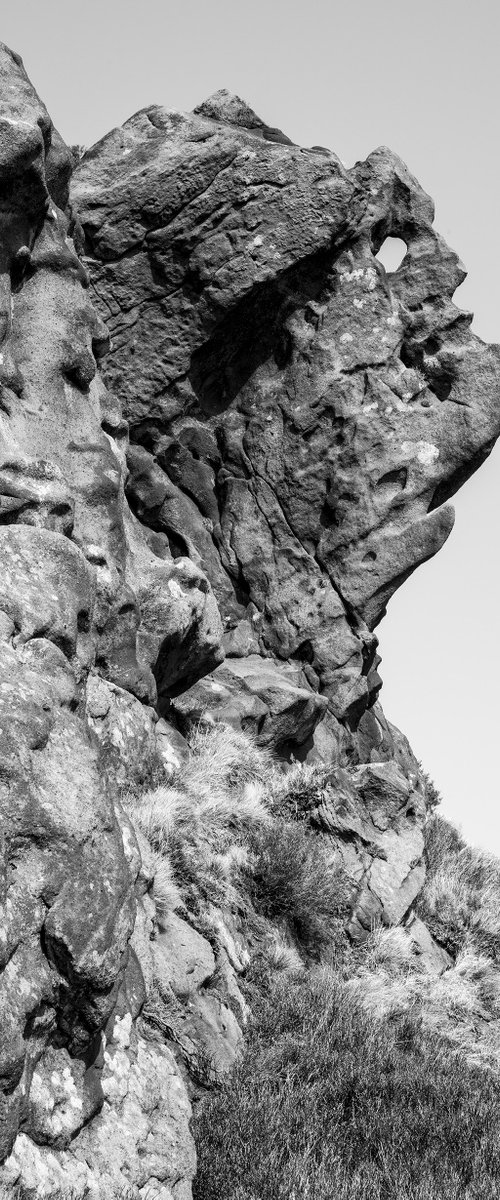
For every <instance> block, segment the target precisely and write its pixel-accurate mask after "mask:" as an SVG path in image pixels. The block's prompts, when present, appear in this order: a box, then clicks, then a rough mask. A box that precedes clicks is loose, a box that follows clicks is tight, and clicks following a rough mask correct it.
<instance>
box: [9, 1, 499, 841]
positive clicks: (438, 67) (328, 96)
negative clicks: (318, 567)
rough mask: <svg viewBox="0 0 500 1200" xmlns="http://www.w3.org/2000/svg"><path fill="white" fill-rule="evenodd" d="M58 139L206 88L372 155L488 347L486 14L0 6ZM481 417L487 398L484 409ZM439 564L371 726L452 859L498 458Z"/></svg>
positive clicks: (493, 837) (350, 153) (397, 622)
mask: <svg viewBox="0 0 500 1200" xmlns="http://www.w3.org/2000/svg"><path fill="white" fill-rule="evenodd" d="M1 9H2V10H3V11H1V12H0V39H1V40H3V41H4V42H6V43H7V44H8V45H10V46H11V47H12V48H13V49H15V50H17V51H18V52H19V53H20V54H21V55H22V57H23V59H24V62H25V66H26V68H27V70H28V73H29V75H30V77H31V79H32V81H33V83H34V84H35V87H36V88H37V90H38V91H39V93H40V95H41V96H42V98H43V100H44V101H45V104H46V105H47V107H48V109H49V111H50V113H51V116H52V118H53V120H54V122H55V124H56V125H57V126H58V128H59V130H60V132H61V134H62V136H63V137H64V138H65V139H66V141H68V142H70V143H79V144H82V145H85V146H90V145H92V143H93V142H95V141H97V140H98V139H99V138H100V137H102V136H103V134H105V133H106V132H107V131H108V130H109V129H111V128H112V127H113V126H114V125H119V124H122V122H123V121H125V120H126V119H127V118H128V117H129V116H131V115H132V113H133V112H136V111H137V109H139V108H143V107H145V106H146V105H148V104H153V103H157V104H163V105H165V106H166V107H169V108H177V109H180V110H188V109H191V108H193V107H194V106H195V105H196V104H198V103H200V101H201V100H203V99H204V98H206V97H207V96H209V95H210V94H211V93H212V92H214V91H216V90H217V89H218V88H220V87H226V88H228V89H229V90H230V91H233V92H236V93H237V94H238V95H241V96H242V97H244V98H245V99H246V100H247V101H248V103H249V104H250V105H251V106H252V108H254V109H255V111H256V112H257V113H258V114H259V116H261V117H263V118H264V120H266V121H267V123H268V124H269V125H274V126H278V127H280V128H281V129H283V130H284V132H285V133H287V134H288V135H289V137H291V138H292V139H293V141H295V142H298V143H299V144H302V145H305V146H310V145H325V146H329V147H331V149H332V150H334V151H335V152H336V153H337V154H338V155H339V156H340V158H341V159H342V160H343V162H344V163H345V164H346V165H347V166H351V165H352V164H353V163H354V162H356V161H357V160H358V159H362V158H365V157H366V155H367V154H368V153H369V152H370V151H371V150H373V149H374V148H375V147H376V146H378V145H388V146H390V147H391V149H392V150H394V151H396V152H397V153H398V154H399V155H400V156H401V158H403V159H404V160H405V161H406V162H407V163H408V165H409V167H410V170H411V171H412V173H413V174H414V175H416V176H417V178H418V179H419V180H420V183H421V184H422V185H423V187H424V188H425V189H426V191H428V192H429V193H430V194H431V195H432V196H433V198H434V200H435V202H436V222H435V225H436V228H437V229H438V230H439V232H440V233H441V234H443V236H444V237H445V238H446V240H447V241H448V242H449V243H450V245H451V246H452V247H453V248H454V249H455V250H457V251H458V253H459V254H460V257H461V259H462V260H463V262H464V263H465V265H466V267H467V269H468V272H469V275H468V278H467V280H466V281H465V283H463V284H462V286H461V287H460V289H459V291H458V292H457V293H456V296H455V301H456V303H457V304H458V305H459V306H460V307H461V308H465V309H470V310H472V311H474V313H475V320H474V324H473V329H474V330H475V332H476V333H477V334H478V335H479V336H480V337H481V338H483V339H484V340H486V341H500V311H499V306H498V302H497V292H498V281H499V279H500V219H499V214H498V200H499V190H500V154H499V151H498V133H497V131H498V112H499V100H500V72H499V70H498V46H499V34H500V6H499V5H498V0H474V3H473V4H471V3H470V0H419V2H418V3H416V2H415V0H411V2H409V0H340V2H339V0H307V3H303V2H302V3H298V2H297V0H252V2H251V3H249V2H248V0H246V2H245V3H241V2H240V0H209V2H208V3H207V0H141V2H140V3H138V0H133V2H132V0H86V2H85V4H82V3H81V0H78V2H75V0H44V3H43V4H42V3H40V0H16V2H15V3H11V4H9V5H8V6H7V5H6V3H5V0H3V3H2V5H1ZM499 404H500V397H499ZM454 504H455V509H456V523H455V529H454V530H453V533H452V534H451V537H450V539H449V541H448V542H447V544H446V546H445V547H444V549H443V550H442V551H441V552H440V553H439V554H438V555H437V556H436V558H434V559H433V560H432V561H431V562H430V563H427V564H426V565H425V566H423V567H421V568H419V570H418V571H417V572H416V573H415V574H414V575H413V576H412V578H411V579H410V580H409V581H408V582H407V583H406V584H405V585H404V587H403V588H401V589H400V591H399V592H398V593H396V596H395V597H394V598H393V599H392V600H391V602H390V605H389V609H388V614H387V617H386V618H385V620H384V621H383V622H382V624H381V626H380V627H379V629H378V630H377V632H378V635H379V638H380V650H381V654H382V666H381V674H382V676H383V679H384V688H383V690H382V696H381V699H382V702H383V705H384V709H385V711H386V714H387V716H388V717H389V718H390V720H392V721H393V722H395V723H396V724H397V725H399V727H400V728H401V729H403V731H404V732H405V733H406V735H407V736H408V737H409V739H410V742H411V744H412V746H413V749H414V751H415V753H416V754H417V756H418V757H419V758H420V759H421V760H422V762H423V765H424V767H425V769H426V770H427V771H428V772H429V773H430V775H431V776H432V777H433V779H434V781H435V783H436V786H437V787H438V788H439V790H440V792H441V794H442V796H443V804H442V809H441V811H442V812H443V814H444V815H445V816H447V817H448V818H449V819H451V820H453V821H454V822H455V823H457V824H459V825H460V826H461V827H462V829H463V832H464V834H465V835H466V837H467V838H468V840H469V841H471V842H473V843H474V844H477V845H481V846H483V847H486V848H487V849H489V850H492V851H494V852H495V853H496V854H500V764H499V761H498V756H497V753H496V751H497V745H496V739H497V737H498V739H499V746H500V701H499V683H498V681H499V678H500V628H499V626H497V621H498V619H499V614H500V539H499V537H498V536H497V520H498V517H499V514H500V444H499V446H498V447H497V448H496V450H495V451H494V452H493V454H492V455H491V457H490V459H489V461H488V462H487V463H486V464H485V465H484V466H483V467H482V468H481V470H480V471H479V473H478V474H477V475H476V476H474V478H473V479H472V480H470V481H469V483H468V484H467V485H466V486H465V487H464V488H463V489H462V491H461V492H460V493H459V495H458V497H457V498H456V500H455V501H454Z"/></svg>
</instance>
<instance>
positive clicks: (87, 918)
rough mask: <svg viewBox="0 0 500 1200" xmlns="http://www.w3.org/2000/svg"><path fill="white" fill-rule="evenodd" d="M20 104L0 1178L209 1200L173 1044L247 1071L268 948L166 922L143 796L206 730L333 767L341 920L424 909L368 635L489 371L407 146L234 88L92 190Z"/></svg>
mask: <svg viewBox="0 0 500 1200" xmlns="http://www.w3.org/2000/svg"><path fill="white" fill-rule="evenodd" d="M0 98H1V99H0V126H1V129H0V132H1V134H2V137H1V139H0V141H1V146H0V197H1V203H0V568H1V569H0V813H1V842H0V862H1V875H0V903H1V906H2V914H1V921H0V966H1V968H2V973H1V977H0V1018H1V1023H2V1028H3V1033H4V1036H3V1039H2V1047H1V1052H0V1161H2V1162H3V1160H4V1159H7V1162H6V1165H5V1167H3V1168H2V1171H1V1173H0V1189H1V1188H5V1187H7V1188H8V1189H10V1188H13V1187H15V1186H16V1185H17V1183H18V1181H19V1180H22V1181H23V1184H24V1185H25V1186H27V1187H28V1188H29V1187H31V1188H37V1187H40V1188H42V1189H43V1194H46V1195H48V1196H55V1195H57V1192H58V1189H59V1188H60V1187H61V1188H63V1189H64V1188H65V1187H66V1186H67V1185H70V1187H71V1189H72V1190H73V1192H74V1194H75V1196H77V1197H81V1200H83V1197H84V1196H87V1195H89V1196H91V1197H92V1198H95V1200H99V1198H100V1197H104V1196H105V1197H106V1200H113V1198H114V1197H118V1196H120V1195H121V1194H123V1191H124V1189H125V1188H129V1189H130V1191H131V1194H132V1195H134V1196H135V1197H137V1198H140V1197H142V1198H143V1200H146V1197H151V1196H153V1195H154V1196H157V1197H161V1198H162V1200H172V1197H173V1198H174V1200H189V1196H190V1194H191V1192H190V1180H191V1178H192V1175H193V1171H194V1147H193V1143H192V1139H191V1137H190V1133H189V1127H188V1122H189V1114H190V1108H189V1101H188V1096H187V1092H186V1088H185V1084H184V1079H183V1076H182V1074H181V1073H180V1070H179V1067H178V1063H177V1060H176V1058H175V1057H174V1056H173V1054H172V1053H171V1049H170V1048H169V1047H171V1046H172V1045H173V1046H174V1047H175V1048H176V1050H178V1049H179V1048H180V1050H181V1055H182V1054H184V1055H185V1056H186V1058H187V1059H189V1056H190V1055H191V1056H193V1055H195V1054H196V1053H197V1052H198V1051H199V1052H200V1053H202V1052H203V1053H205V1052H206V1053H208V1052H210V1055H212V1057H214V1059H215V1060H217V1061H218V1062H219V1063H220V1064H221V1067H223V1066H225V1067H227V1065H228V1063H230V1062H231V1061H232V1060H233V1059H234V1055H235V1053H236V1052H237V1049H238V1046H239V1042H240V1037H241V1034H240V1029H239V1024H238V1020H237V1019H236V1017H235V1016H234V1012H233V1009H235V1010H236V1011H237V1012H238V1013H239V1015H240V1017H241V1022H243V1021H244V1016H245V1012H244V1004H243V1001H242V997H241V994H240V993H239V990H238V988H237V984H236V982H235V975H236V974H237V973H238V972H239V971H241V970H243V969H244V966H245V965H246V963H247V962H248V954H247V949H246V947H245V939H244V936H243V934H242V932H241V929H240V928H238V927H237V926H236V923H235V924H234V928H233V927H232V925H231V920H229V919H228V915H227V914H221V913H220V912H218V911H217V910H216V909H214V911H213V912H212V913H210V924H211V927H212V929H215V930H216V931H217V936H216V941H217V946H218V948H219V954H218V957H217V961H215V958H214V954H213V953H212V949H211V946H210V945H209V944H208V942H207V941H206V939H204V938H202V937H201V935H199V934H197V933H196V932H195V931H194V930H193V929H191V928H190V926H189V925H187V924H186V923H185V922H183V921H181V920H180V919H178V918H174V919H172V920H171V921H170V922H169V923H167V925H166V926H165V927H164V928H163V931H162V932H161V934H160V935H158V921H157V914H156V911H155V903H154V900H153V898H152V885H153V879H154V867H153V866H151V864H149V865H148V853H149V855H151V851H150V850H149V851H148V846H147V843H145V839H144V838H143V837H141V835H137V836H136V835H135V833H134V830H133V828H132V826H131V824H130V821H129V820H128V818H127V817H126V815H125V814H124V811H123V809H122V807H121V805H120V802H119V795H120V788H121V787H123V786H124V785H125V784H126V783H127V782H134V781H137V780H140V779H141V773H142V774H143V773H145V772H146V771H147V769H148V767H149V766H151V765H152V764H153V765H154V764H155V763H156V762H161V763H163V766H164V768H165V770H166V771H167V773H168V771H169V770H171V769H172V768H173V767H176V768H178V765H179V762H182V760H183V757H184V755H185V754H186V745H185V742H184V740H183V736H182V735H183V733H188V732H189V731H190V729H191V728H192V726H193V724H196V723H197V722H198V721H200V720H205V719H206V718H207V716H208V718H209V719H211V720H214V719H221V720H224V721H227V722H229V723H231V724H235V725H237V726H240V727H241V728H245V729H248V730H250V731H251V732H253V733H254V734H255V736H256V737H257V738H258V739H259V740H260V741H261V742H262V743H263V744H265V745H266V746H270V747H271V748H273V749H275V750H277V751H278V752H279V753H280V754H281V755H282V756H283V757H285V758H286V757H290V755H291V754H295V755H298V754H299V753H300V754H302V755H303V756H306V755H307V754H311V755H312V756H313V757H314V756H316V757H317V758H320V759H325V760H328V759H332V758H335V759H336V760H337V765H336V766H335V768H334V769H332V775H331V780H330V784H329V787H328V789H327V792H326V793H325V795H324V796H323V798H322V799H321V802H318V805H317V806H316V808H315V809H314V811H311V813H310V814H309V817H310V820H311V822H312V823H313V825H314V826H315V828H316V829H318V830H319V831H320V832H321V834H322V835H323V836H324V837H328V838H330V839H331V841H332V850H333V852H334V853H335V854H337V853H338V852H339V850H341V851H342V855H343V858H344V861H345V866H346V868H347V870H348V873H350V877H351V880H352V883H353V888H354V890H355V892H356V906H355V911H354V912H353V926H352V930H353V933H354V935H355V936H362V935H363V932H364V931H366V929H367V928H369V926H370V923H371V922H372V920H374V919H375V920H378V919H382V920H385V921H387V922H391V921H395V920H398V919H399V918H400V917H401V916H402V915H403V914H404V913H405V912H406V911H407V909H408V907H409V906H410V905H411V903H412V901H413V899H414V897H415V895H416V893H417V892H418V889H419V887H420V885H421V880H422V875H423V867H422V862H421V858H422V836H421V826H422V821H423V815H424V803H423V799H422V790H421V787H420V784H419V781H418V778H417V776H418V771H417V769H416V767H417V764H416V762H415V759H414V757H413V755H412V753H411V750H410V748H409V747H408V744H407V743H406V741H405V739H404V738H403V737H402V736H401V735H400V734H399V733H398V731H396V730H394V728H393V727H391V726H390V725H389V724H388V722H387V721H386V720H385V718H384V716H383V713H382V711H381V709H380V708H379V706H378V704H374V701H375V699H376V696H377V692H378V689H379V686H380V680H379V678H378V675H377V673H376V666H377V656H376V645H377V643H376V638H375V636H374V634H373V628H374V626H375V624H376V622H377V621H378V620H379V618H380V616H381V614H382V613H383V610H384V606H385V604H386V602H387V599H388V598H389V596H390V595H391V594H392V592H393V591H394V589H395V587H396V586H398V585H399V583H400V582H401V581H402V579H403V578H405V577H406V575H408V573H409V572H410V571H411V570H413V569H414V567H415V566H417V565H418V563H419V562H421V561H423V560H424V559H425V558H426V557H428V556H429V554H432V553H434V552H435V550H436V549H438V548H439V546H440V545H441V543H442V541H443V540H444V538H445V537H446V535H447V532H448V531H449V528H450V522H451V516H450V510H449V509H447V508H446V507H442V505H443V502H444V501H445V500H446V499H447V498H448V496H449V495H451V494H452V492H453V491H454V490H455V488H456V487H457V486H458V484H459V483H460V481H461V480H462V479H463V478H465V476H466V475H467V474H468V473H470V472H471V471H472V470H473V469H475V467H476V466H477V465H478V464H479V462H480V461H481V459H482V458H483V457H484V456H485V454H486V453H487V452H488V450H489V448H490V446H491V444H492V442H493V440H494V439H495V437H496V436H497V435H498V432H499V428H500V415H499V413H500V409H499V406H498V405H497V403H496V395H497V389H498V352H497V350H496V349H495V348H491V347H486V346H484V345H483V344H482V343H480V342H479V341H478V340H477V339H475V338H474V337H473V336H472V335H471V333H470V329H469V318H468V316H467V315H466V314H463V313H460V312H459V310H457V309H456V308H455V307H454V305H453V303H452V299H451V297H452V295H453V291H454V288H455V287H456V286H457V283H459V282H460V279H461V278H462V277H463V271H462V269H461V267H460V265H459V264H458V262H457V260H456V257H455V256H454V255H453V254H452V253H451V252H450V251H449V250H448V249H447V248H446V247H445V246H444V244H443V243H442V241H441V240H440V239H439V237H438V236H437V235H436V234H435V233H434V231H433V230H432V228H431V219H432V208H431V204H430V201H429V200H428V198H427V197H426V196H425V195H424V193H423V192H422V191H421V189H420V188H419V186H418V184H417V183H416V181H415V180H414V179H412V177H411V176H410V175H409V174H408V172H407V170H406V168H405V167H404V165H403V164H402V163H401V162H400V161H399V160H397V159H395V158H394V156H392V155H391V154H390V153H389V152H388V151H377V152H376V153H375V154H374V155H372V156H370V158H369V159H368V160H367V162H366V163H364V164H361V165H358V166H357V167H355V168H354V169H353V170H352V171H350V172H349V171H346V170H345V169H344V168H343V167H342V165H341V164H340V162H339V160H338V159H337V158H336V157H335V156H334V155H333V154H331V153H330V152H328V151H324V150H318V149H315V150H313V151H309V150H302V149H300V148H299V147H296V146H293V145H292V144H291V143H290V141H289V139H287V138H286V137H285V136H284V135H283V134H281V133H280V131H278V130H274V129H270V128H269V127H267V126H265V125H264V124H263V122H262V121H260V120H259V118H257V117H256V116H255V114H253V113H252V112H251V110H249V109H248V108H247V106H246V105H244V104H243V102H241V101H238V100H237V99H236V98H234V97H233V98H230V97H229V98H228V97H227V95H226V94H224V93H221V94H218V95H216V96H215V97H212V99H211V100H210V101H208V102H207V103H206V104H205V105H202V106H201V109H200V110H198V111H197V112H196V113H193V114H190V115H187V116H184V115H181V114H179V113H170V112H166V111H165V110H163V109H158V108H154V109H150V110H147V111H145V112H143V113H139V114H137V115H136V116H135V117H133V118H132V119H131V121H129V122H127V124H126V125H125V126H124V128H123V129H122V130H118V131H114V132H113V133H112V134H110V135H109V137H108V138H106V139H104V141H103V142H102V143H99V145H98V146H97V147H94V149H93V150H92V151H90V152H89V153H88V154H87V155H85V157H84V159H83V160H82V161H81V163H80V164H79V165H78V167H77V170H76V172H75V178H74V182H73V188H72V194H71V196H72V198H71V202H70V203H69V200H68V195H69V184H70V176H71V173H72V170H73V168H74V166H75V162H74V159H73V156H72V154H71V153H70V152H69V151H68V149H67V148H66V147H65V146H64V144H63V143H62V142H61V139H60V138H59V136H58V135H57V133H56V131H55V130H54V129H53V127H52V125H51V122H50V118H49V116H48V114H47V112H46V109H45V108H44V106H43V104H42V103H41V102H40V100H39V99H38V97H37V95H36V93H35V92H34V90H33V88H32V87H31V84H30V83H29V80H28V79H27V77H26V74H25V72H24V69H23V67H22V63H21V60H20V59H19V58H18V56H16V55H14V54H12V53H11V52H10V51H9V50H7V49H6V48H5V47H1V46H0ZM69 230H71V232H72V234H73V235H74V238H75V244H76V250H75V244H74V242H73V240H72V237H70V236H69V234H68V231H69ZM388 235H400V236H402V237H403V238H404V239H405V241H406V242H407V244H408V253H407V256H406V258H405V260H404V262H403V264H402V266H401V267H400V269H399V270H398V272H396V274H395V275H392V276H386V274H385V272H384V271H383V268H382V267H381V266H380V264H379V263H378V261H377V259H376V257H375V252H376V250H377V249H378V246H379V245H380V243H381V242H382V241H383V239H384V237H386V236H388ZM77 251H81V252H84V254H85V263H82V260H81V258H80V257H79V254H78V253H77ZM89 270H90V275H91V279H92V285H91V290H90V291H89ZM94 301H95V304H94ZM109 331H110V332H111V336H112V349H111V351H110V352H109V353H108V351H109ZM106 355H107V357H105V356H106ZM107 383H108V384H110V385H111V387H112V390H111V391H108V388H107V386H106V384H107ZM122 404H123V407H124V415H125V417H126V418H127V419H126V420H125V419H124V417H123V416H122ZM128 423H130V430H131V443H130V444H129V439H128ZM224 653H225V654H226V661H225V662H223V658H224ZM165 717H167V718H169V720H171V721H173V722H174V723H175V724H172V723H170V724H169V723H168V722H167V721H166V720H165ZM348 760H349V761H348ZM383 760H385V761H383ZM387 760H389V761H387ZM339 761H342V763H344V766H339V765H338V763H339ZM346 763H348V765H345V764H346ZM154 931H156V933H157V936H156V937H155V939H154V942H153V940H152V934H153V932H154ZM240 943H241V944H240ZM216 977H217V979H218V980H219V983H220V978H222V979H223V983H224V989H225V991H224V999H222V1000H221V995H220V987H219V983H218V984H217V987H216V986H215V984H214V985H213V986H212V987H211V981H213V979H214V978H216ZM219 977H220V978H219ZM158 978H160V981H161V982H162V983H163V985H164V989H165V992H166V994H167V998H169V1003H170V1007H169V1006H168V1004H167V1009H168V1013H167V1018H165V1019H166V1020H167V1025H166V1026H164V1025H160V1026H159V1027H158V1030H159V1032H158V1037H154V1036H153V1037H151V1036H150V1032H151V1024H150V1025H149V1027H148V1028H149V1034H148V1037H146V1036H145V1027H144V1025H141V1020H140V1014H141V1012H142V1010H143V1007H144V1004H145V1001H146V999H147V998H148V997H149V995H150V991H151V988H152V986H153V983H154V981H155V979H158ZM218 988H219V990H217V989H218ZM226 1000H227V1004H226V1003H225V1001H226ZM165 1037H168V1040H169V1045H168V1046H167V1045H166V1044H165Z"/></svg>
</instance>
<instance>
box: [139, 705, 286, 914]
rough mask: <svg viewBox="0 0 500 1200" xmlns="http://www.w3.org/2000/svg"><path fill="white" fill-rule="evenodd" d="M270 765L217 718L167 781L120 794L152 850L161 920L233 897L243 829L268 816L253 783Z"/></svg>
mask: <svg viewBox="0 0 500 1200" xmlns="http://www.w3.org/2000/svg"><path fill="white" fill-rule="evenodd" d="M270 769H271V768H270V760H269V757H268V755H267V753H266V752H265V751H261V750H260V749H259V748H258V747H257V746H255V745H254V743H253V742H252V741H251V740H250V738H248V737H246V736H245V735H244V734H240V733H238V732H237V731H236V730H234V729H231V728H229V727H227V726H224V725H215V726H213V727H211V728H206V727H205V728H200V729H198V730H196V731H195V732H194V733H193V735H192V737H191V739H190V756H189V758H188V760H187V762H186V763H183V765H182V767H181V768H180V769H179V771H178V772H176V774H175V775H174V776H173V777H172V779H171V780H170V781H169V782H166V783H162V784H160V786H158V787H155V788H153V789H149V790H146V791H145V792H144V793H143V794H142V795H140V796H137V795H134V796H133V797H132V798H131V799H129V801H128V803H127V801H125V803H126V804H127V808H128V812H129V815H130V817H131V819H132V821H133V822H134V823H135V824H136V825H137V826H138V827H139V828H140V829H141V830H142V832H143V833H144V834H145V836H146V838H147V839H148V842H149V844H150V846H151V847H152V850H153V853H154V862H155V866H156V874H155V880H154V885H153V897H154V899H155V900H156V901H157V913H158V916H159V919H160V920H163V919H164V918H165V916H166V915H167V913H168V912H169V911H173V910H175V909H176V908H179V907H182V906H187V907H188V908H189V909H191V910H196V908H197V906H198V905H199V902H200V901H203V900H210V901H212V902H214V903H218V904H225V903H227V904H229V903H231V902H233V901H234V900H235V898H236V894H235V890H234V883H233V880H234V877H235V875H236V874H237V873H238V872H240V871H241V870H242V868H243V867H244V865H245V863H246V859H247V849H246V842H247V840H248V838H249V835H250V833H251V832H252V831H253V830H254V829H255V828H261V827H262V826H265V825H266V824H267V823H268V822H269V821H270V814H269V810H268V806H267V804H266V802H265V799H264V789H263V785H262V783H261V782H260V780H262V779H264V778H265V777H266V772H268V771H269V770H270Z"/></svg>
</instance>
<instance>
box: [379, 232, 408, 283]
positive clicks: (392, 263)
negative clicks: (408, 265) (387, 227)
mask: <svg viewBox="0 0 500 1200" xmlns="http://www.w3.org/2000/svg"><path fill="white" fill-rule="evenodd" d="M407 250H408V246H407V245H406V242H404V241H403V239H402V238H395V237H387V238H386V239H385V241H384V242H382V245H381V247H380V250H379V251H378V253H377V254H376V255H375V258H377V259H378V261H379V262H380V263H382V266H383V268H384V270H385V271H386V272H387V274H388V275H391V274H392V273H393V272H394V271H397V270H398V268H399V267H400V266H401V263H402V261H403V259H404V257H405V254H406V252H407Z"/></svg>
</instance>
